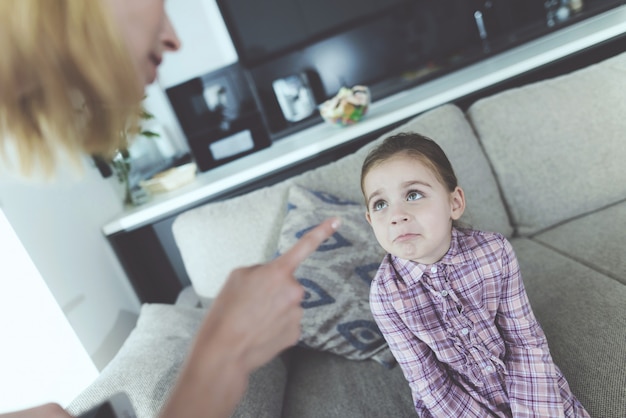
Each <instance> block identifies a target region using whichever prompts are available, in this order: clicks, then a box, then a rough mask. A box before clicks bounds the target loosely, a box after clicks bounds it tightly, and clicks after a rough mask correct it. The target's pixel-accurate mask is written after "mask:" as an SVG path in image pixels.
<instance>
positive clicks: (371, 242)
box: [278, 185, 395, 366]
mask: <svg viewBox="0 0 626 418" xmlns="http://www.w3.org/2000/svg"><path fill="white" fill-rule="evenodd" d="M287 202H288V211H287V215H286V216H285V221H284V224H283V228H282V231H281V235H280V239H279V241H278V253H279V254H282V253H284V252H285V251H287V250H288V249H289V248H291V247H292V246H293V245H294V244H295V243H296V242H297V241H298V239H300V237H301V236H302V235H303V234H304V233H306V232H307V231H308V230H310V229H312V228H313V227H315V226H317V225H319V224H320V223H321V222H322V221H323V220H324V219H326V218H329V217H332V216H340V217H341V219H342V224H341V227H340V228H339V230H338V231H337V232H335V233H334V234H333V236H332V237H331V238H329V239H328V240H326V242H324V243H322V245H320V246H319V248H318V249H317V251H316V252H314V253H313V254H311V255H310V256H309V257H308V258H307V259H306V260H305V261H304V262H303V263H302V264H301V265H300V266H299V267H298V269H297V270H296V272H295V277H296V279H297V280H298V281H299V282H300V283H301V284H302V286H303V287H304V289H305V298H304V300H303V301H302V307H303V308H304V313H303V317H302V334H301V336H300V345H304V346H306V347H310V348H315V349H318V350H325V351H330V352H332V353H335V354H338V355H341V356H344V357H346V358H349V359H352V360H365V359H370V358H371V359H374V360H375V361H377V362H379V363H381V364H384V365H387V366H391V365H392V364H394V363H395V359H394V357H393V354H391V350H390V349H389V346H388V345H387V342H386V341H385V339H384V337H383V335H382V333H381V332H380V330H379V329H378V326H377V325H376V322H374V317H373V316H372V313H371V311H370V305H369V288H370V283H371V281H372V279H373V278H374V275H375V274H376V271H377V270H378V266H379V265H380V261H381V260H382V258H383V256H384V251H383V250H382V248H381V247H380V245H378V242H377V241H376V238H375V237H374V234H373V232H372V229H371V227H370V226H369V224H368V223H367V221H366V220H365V207H364V206H363V205H362V204H360V203H355V202H352V201H350V200H344V199H340V198H338V197H336V196H334V195H331V194H329V193H324V192H316V191H311V190H308V189H305V188H303V187H300V186H296V185H294V186H292V187H291V188H290V189H289V195H288V198H287Z"/></svg>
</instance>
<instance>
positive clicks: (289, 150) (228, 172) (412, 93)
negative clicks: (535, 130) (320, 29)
mask: <svg viewBox="0 0 626 418" xmlns="http://www.w3.org/2000/svg"><path fill="white" fill-rule="evenodd" d="M623 33H626V6H619V7H617V8H614V9H612V10H609V11H607V12H605V13H602V14H600V15H597V16H594V17H591V18H588V19H585V20H584V21H582V22H579V23H576V24H574V25H571V26H567V27H565V28H562V29H560V30H557V31H555V32H553V33H550V34H548V35H546V36H544V37H542V38H539V39H536V40H533V41H531V42H528V43H526V44H523V45H520V46H518V47H515V48H513V49H510V50H507V51H505V52H503V53H500V54H497V55H494V56H492V57H490V58H487V59H485V60H482V61H480V62H478V63H476V64H473V65H471V66H468V67H465V68H463V69H461V70H458V71H456V72H453V73H450V74H447V75H444V76H442V77H439V78H437V79H435V80H432V81H429V82H426V83H424V84H421V85H418V86H416V87H413V88H410V89H407V90H405V91H402V92H400V93H397V94H394V95H392V96H389V97H387V98H385V99H381V100H378V101H376V102H373V103H372V104H371V105H370V107H369V110H368V113H367V115H366V116H365V118H364V119H363V120H362V121H360V122H359V123H357V124H355V125H352V126H349V127H345V128H339V127H336V126H332V125H330V124H326V123H320V124H318V125H315V126H313V127H310V128H307V129H305V130H302V131H300V132H297V133H294V134H292V135H289V136H287V137H284V138H281V139H279V140H277V141H275V142H274V143H273V144H272V145H271V146H270V147H268V148H265V149H262V150H260V151H257V152H255V153H253V154H250V155H247V156H245V157H242V158H239V159H237V160H235V161H233V162H231V163H228V164H225V165H223V166H220V167H217V168H214V169H211V170H209V171H206V172H203V173H199V174H198V176H197V177H196V179H195V180H194V182H193V183H191V184H188V185H186V186H184V187H182V188H180V189H177V190H174V191H172V192H168V193H163V194H157V195H154V196H153V197H152V199H151V200H150V201H149V202H147V203H145V204H143V205H142V206H138V207H127V208H125V210H124V211H123V212H122V213H120V214H119V215H118V216H117V217H115V218H114V219H112V220H111V221H110V222H109V223H107V224H106V225H104V226H103V228H102V231H103V232H104V234H105V235H113V234H115V233H118V232H123V231H129V230H133V229H136V228H138V227H141V226H144V225H147V224H150V223H153V222H156V221H159V220H162V219H164V218H166V217H168V216H170V215H172V214H175V213H178V212H180V211H181V210H184V209H186V208H189V207H192V206H194V205H197V204H198V203H200V202H202V201H204V200H207V199H209V198H211V197H213V196H217V195H219V194H221V193H223V192H226V191H228V190H231V189H234V188H237V187H238V186H240V185H242V184H245V183H248V182H250V181H253V180H254V179H256V178H259V177H262V176H265V175H268V174H271V173H273V172H276V171H278V170H280V169H281V168H283V167H286V166H289V165H293V164H296V163H298V162H300V161H303V160H305V159H307V158H310V157H313V156H315V155H317V154H319V153H321V152H323V151H326V150H329V149H331V148H334V147H336V146H338V145H341V144H345V143H348V142H349V141H352V140H354V139H357V138H359V137H362V136H364V135H367V134H368V133H370V132H373V131H376V130H378V129H381V128H385V127H386V126H389V125H392V124H394V123H396V122H399V121H402V120H404V119H407V118H410V117H412V116H415V115H417V114H419V113H422V112H424V111H426V110H429V109H432V108H434V107H436V106H439V105H442V104H445V103H449V102H452V101H454V100H456V99H458V98H461V97H464V96H466V95H469V94H471V93H473V92H476V91H479V90H481V89H483V88H486V87H489V86H491V85H494V84H496V83H498V82H500V81H503V80H507V79H509V78H511V77H514V76H516V75H519V74H523V73H525V72H527V71H529V70H532V69H533V68H537V67H540V66H542V65H545V64H548V63H550V62H552V61H556V60H558V59H560V58H562V57H565V56H567V55H570V54H572V53H575V52H577V51H581V50H583V49H585V48H587V47H590V46H593V45H595V44H598V43H600V42H603V41H606V40H609V39H611V38H614V37H616V36H619V35H621V34H623Z"/></svg>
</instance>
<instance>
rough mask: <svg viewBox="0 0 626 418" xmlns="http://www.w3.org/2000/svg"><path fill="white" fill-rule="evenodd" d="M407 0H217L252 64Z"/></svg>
mask: <svg viewBox="0 0 626 418" xmlns="http://www.w3.org/2000/svg"><path fill="white" fill-rule="evenodd" d="M401 3H406V0H217V5H218V7H219V9H220V12H221V14H222V17H223V19H224V22H225V24H226V27H227V29H228V31H229V33H230V36H231V38H232V41H233V44H234V46H235V49H236V51H237V54H238V55H239V61H240V62H241V63H242V64H243V65H245V66H247V67H251V66H254V65H257V64H262V63H264V62H266V61H268V60H270V59H272V58H275V57H277V56H280V55H284V54H286V53H289V52H290V51H293V50H296V49H298V48H300V47H302V46H306V45H310V44H312V43H314V42H316V41H319V40H321V39H323V38H326V37H329V36H332V35H333V34H336V33H339V32H342V31H345V30H346V29H349V28H351V27H354V26H355V25H357V24H358V23H359V22H363V21H366V20H367V19H371V18H373V17H375V16H377V15H379V14H380V13H383V12H385V11H387V10H389V9H391V8H393V7H394V6H396V5H398V4H401Z"/></svg>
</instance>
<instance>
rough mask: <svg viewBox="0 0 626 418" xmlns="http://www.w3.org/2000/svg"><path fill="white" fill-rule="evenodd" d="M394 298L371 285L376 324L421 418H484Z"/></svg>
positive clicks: (480, 410)
mask: <svg viewBox="0 0 626 418" xmlns="http://www.w3.org/2000/svg"><path fill="white" fill-rule="evenodd" d="M391 298H392V297H391V296H389V295H386V294H385V293H384V292H381V289H380V288H378V286H377V285H376V281H374V282H373V283H372V288H371V291H370V306H371V310H372V314H373V316H374V320H375V321H376V323H377V324H378V327H379V329H380V331H381V332H382V334H383V336H384V337H385V339H386V340H387V343H388V344H389V348H390V349H391V352H392V353H393V355H394V357H395V358H396V360H397V362H398V364H399V365H400V367H401V368H402V371H403V373H404V376H405V378H406V379H407V380H408V383H409V386H410V388H411V394H412V397H413V404H414V405H415V409H416V411H417V412H418V413H419V415H420V417H422V418H428V417H460V416H463V417H468V418H470V417H484V412H485V411H484V409H483V407H482V406H481V405H479V404H478V403H477V401H476V400H475V399H474V398H472V396H470V395H469V394H468V393H467V392H466V391H465V390H464V389H463V388H462V387H460V386H459V385H456V384H454V382H453V381H452V380H451V378H450V374H449V373H447V370H446V369H445V365H443V364H442V363H440V362H439V361H437V359H436V356H435V354H434V353H433V351H432V350H431V349H430V348H429V347H428V345H427V344H425V343H424V342H423V341H421V340H419V339H418V338H416V337H415V335H413V333H412V332H411V331H410V330H409V329H408V327H407V326H406V324H404V322H403V321H402V319H401V317H400V315H399V314H398V312H397V311H396V310H395V309H394V306H393V301H392V300H391Z"/></svg>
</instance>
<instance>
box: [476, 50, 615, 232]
mask: <svg viewBox="0 0 626 418" xmlns="http://www.w3.org/2000/svg"><path fill="white" fill-rule="evenodd" d="M467 114H468V119H469V120H470V123H471V124H472V125H473V126H474V129H475V131H476V133H477V135H478V137H479V138H480V141H481V143H482V144H483V146H484V149H485V153H486V154H487V156H488V158H489V160H490V161H491V163H492V165H493V169H494V172H495V175H496V178H497V179H498V182H499V184H500V187H501V189H502V191H503V195H504V199H505V201H506V204H507V206H508V209H509V211H510V214H511V218H512V222H513V224H514V226H515V228H516V231H517V233H519V234H520V235H531V234H534V233H536V232H538V231H541V230H543V229H546V228H548V227H550V226H553V225H556V224H558V223H560V222H563V221H565V220H568V219H571V218H573V217H576V216H579V215H583V214H585V213H589V212H592V211H594V210H596V209H599V208H602V207H604V206H607V205H610V204H612V203H616V202H618V201H621V200H623V199H625V198H626V163H625V162H626V53H623V54H620V55H618V56H615V57H613V58H610V59H608V60H605V61H603V62H601V63H598V64H595V65H592V66H590V67H586V68H584V69H581V70H578V71H574V72H572V73H570V74H567V75H563V76H560V77H556V78H553V79H549V80H545V81H541V82H537V83H533V84H530V85H526V86H524V87H521V88H517V89H511V90H507V91H505V92H502V93H499V94H496V95H493V96H491V97H488V98H485V99H481V100H479V101H477V102H476V103H474V104H473V105H472V106H471V107H470V108H469V110H468V112H467Z"/></svg>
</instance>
